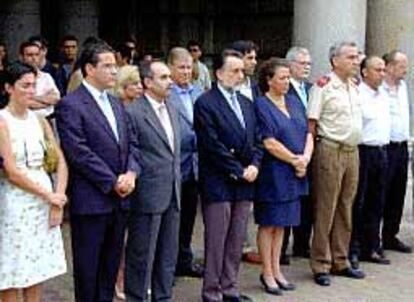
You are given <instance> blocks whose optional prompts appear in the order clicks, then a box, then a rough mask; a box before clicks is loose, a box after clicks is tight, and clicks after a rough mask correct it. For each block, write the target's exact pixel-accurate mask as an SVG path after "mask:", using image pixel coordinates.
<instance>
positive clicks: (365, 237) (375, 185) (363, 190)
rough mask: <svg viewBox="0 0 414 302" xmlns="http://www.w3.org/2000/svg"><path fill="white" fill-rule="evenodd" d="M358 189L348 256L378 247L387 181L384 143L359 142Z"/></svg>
mask: <svg viewBox="0 0 414 302" xmlns="http://www.w3.org/2000/svg"><path fill="white" fill-rule="evenodd" d="M359 159H360V164H359V182H358V191H357V196H356V198H355V202H354V205H353V208H352V235H351V242H350V248H349V254H350V256H352V255H355V256H360V255H361V253H363V254H365V255H370V254H371V253H373V252H378V251H379V250H380V248H381V239H380V225H381V219H382V215H383V211H384V203H385V192H386V182H387V168H388V155H387V147H386V146H383V147H372V146H366V145H360V146H359Z"/></svg>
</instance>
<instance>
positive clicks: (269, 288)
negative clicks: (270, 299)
mask: <svg viewBox="0 0 414 302" xmlns="http://www.w3.org/2000/svg"><path fill="white" fill-rule="evenodd" d="M259 280H260V283H262V285H263V287H264V290H265V292H267V293H268V294H271V295H276V296H280V295H282V291H281V290H280V288H278V287H272V286H269V285H268V284H267V283H266V280H265V279H264V277H263V275H260V279H259ZM276 282H277V281H276Z"/></svg>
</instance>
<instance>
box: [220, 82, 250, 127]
mask: <svg viewBox="0 0 414 302" xmlns="http://www.w3.org/2000/svg"><path fill="white" fill-rule="evenodd" d="M214 89H215V90H216V95H217V99H218V100H219V106H220V108H219V110H220V111H221V112H222V113H223V114H225V115H226V116H227V118H226V120H227V121H228V123H229V124H230V125H231V127H232V128H233V129H234V130H236V131H237V132H238V133H240V134H242V133H244V131H245V129H244V128H243V126H242V125H241V124H240V121H239V119H238V118H237V115H236V113H234V111H233V109H232V108H231V107H230V105H229V103H228V102H227V100H226V98H225V97H224V95H223V94H222V93H221V91H220V90H219V89H218V88H217V87H215V88H214ZM238 98H239V96H238ZM242 112H243V109H242ZM243 115H244V112H243Z"/></svg>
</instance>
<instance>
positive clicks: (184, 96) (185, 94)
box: [172, 84, 194, 122]
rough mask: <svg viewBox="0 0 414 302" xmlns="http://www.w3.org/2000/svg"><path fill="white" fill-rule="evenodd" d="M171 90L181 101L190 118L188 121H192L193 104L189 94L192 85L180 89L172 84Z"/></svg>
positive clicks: (192, 87)
mask: <svg viewBox="0 0 414 302" xmlns="http://www.w3.org/2000/svg"><path fill="white" fill-rule="evenodd" d="M172 87H173V89H174V91H175V92H176V93H177V95H178V96H179V97H180V99H181V101H182V102H183V105H184V108H185V110H186V112H187V114H188V116H189V118H190V121H191V122H193V121H194V104H193V100H192V99H191V92H192V91H193V89H194V86H193V85H191V84H190V85H188V87H187V88H182V87H180V86H178V85H177V84H173V86H172Z"/></svg>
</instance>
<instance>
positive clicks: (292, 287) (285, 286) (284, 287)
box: [275, 278, 296, 290]
mask: <svg viewBox="0 0 414 302" xmlns="http://www.w3.org/2000/svg"><path fill="white" fill-rule="evenodd" d="M275 281H276V283H277V285H278V286H279V288H280V289H282V290H295V289H296V286H295V284H292V283H290V282H288V283H283V282H280V281H279V280H277V279H276V278H275Z"/></svg>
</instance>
